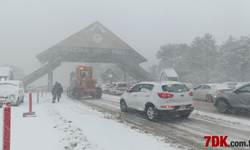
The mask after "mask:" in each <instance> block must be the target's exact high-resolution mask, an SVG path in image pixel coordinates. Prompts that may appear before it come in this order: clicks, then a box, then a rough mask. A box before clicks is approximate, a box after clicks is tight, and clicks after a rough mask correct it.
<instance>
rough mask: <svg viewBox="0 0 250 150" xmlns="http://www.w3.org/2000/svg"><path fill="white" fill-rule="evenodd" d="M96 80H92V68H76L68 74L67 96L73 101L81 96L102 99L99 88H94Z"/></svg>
mask: <svg viewBox="0 0 250 150" xmlns="http://www.w3.org/2000/svg"><path fill="white" fill-rule="evenodd" d="M96 83H97V80H96V79H93V66H77V67H76V70H75V71H73V72H72V73H71V74H70V87H69V88H68V89H67V95H68V96H69V97H72V98H74V99H78V100H79V99H81V97H83V96H92V97H93V98H95V99H100V98H101V97H102V89H101V87H99V86H98V87H96Z"/></svg>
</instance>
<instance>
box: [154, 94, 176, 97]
mask: <svg viewBox="0 0 250 150" xmlns="http://www.w3.org/2000/svg"><path fill="white" fill-rule="evenodd" d="M157 94H158V96H159V97H160V98H172V97H174V95H173V94H169V93H157Z"/></svg>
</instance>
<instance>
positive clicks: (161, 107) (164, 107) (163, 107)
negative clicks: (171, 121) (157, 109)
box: [161, 106, 175, 108]
mask: <svg viewBox="0 0 250 150" xmlns="http://www.w3.org/2000/svg"><path fill="white" fill-rule="evenodd" d="M174 107H175V106H161V108H174Z"/></svg>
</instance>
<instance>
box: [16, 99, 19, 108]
mask: <svg viewBox="0 0 250 150" xmlns="http://www.w3.org/2000/svg"><path fill="white" fill-rule="evenodd" d="M19 104H20V103H19V98H18V99H17V101H16V106H18V105H19Z"/></svg>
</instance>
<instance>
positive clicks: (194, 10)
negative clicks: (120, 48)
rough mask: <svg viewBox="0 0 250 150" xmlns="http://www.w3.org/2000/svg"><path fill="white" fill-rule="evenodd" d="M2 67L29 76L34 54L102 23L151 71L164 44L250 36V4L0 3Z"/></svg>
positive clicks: (199, 0)
mask: <svg viewBox="0 0 250 150" xmlns="http://www.w3.org/2000/svg"><path fill="white" fill-rule="evenodd" d="M0 19H1V20H0V21H1V27H0V50H1V59H0V63H1V64H12V65H15V66H17V67H21V68H23V69H24V71H25V73H26V74H29V73H31V72H33V71H35V70H36V69H38V67H39V66H41V64H40V63H39V62H38V59H36V55H38V54H39V53H41V52H43V51H45V50H46V49H48V48H50V47H52V46H53V45H55V44H57V43H58V42H60V41H62V40H64V39H65V38H67V37H69V36H71V35H72V34H74V33H76V32H78V31H80V30H81V29H83V28H85V27H87V26H88V25H90V24H92V23H94V22H95V21H99V22H100V23H101V24H103V25H104V26H105V27H106V28H108V29H109V30H110V31H111V32H113V33H114V34H115V35H117V36H118V37H120V38H121V39H122V40H123V41H124V42H126V43H127V44H128V45H130V46H131V47H132V48H133V49H135V50H136V51H137V52H139V53H140V54H141V55H143V56H144V57H145V58H146V59H147V60H148V63H147V64H143V66H144V68H145V69H147V67H148V66H151V65H152V64H154V63H157V62H158V61H157V60H156V58H155V55H156V53H157V51H158V50H159V49H160V46H162V45H164V44H167V43H187V44H190V43H191V42H192V41H193V40H194V38H195V37H197V36H200V37H201V36H203V35H204V34H205V33H210V34H212V35H213V36H214V38H215V39H216V40H217V44H219V45H220V44H222V43H223V42H224V41H226V40H227V39H228V37H229V36H230V35H232V36H234V37H236V38H239V37H240V36H248V35H249V34H250V1H249V0H67V1H65V0H40V1H38V0H22V1H20V0H9V1H6V0H0Z"/></svg>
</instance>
